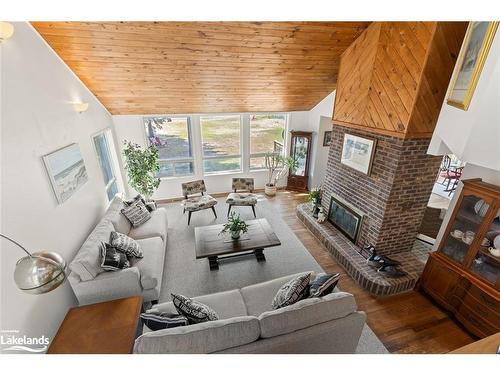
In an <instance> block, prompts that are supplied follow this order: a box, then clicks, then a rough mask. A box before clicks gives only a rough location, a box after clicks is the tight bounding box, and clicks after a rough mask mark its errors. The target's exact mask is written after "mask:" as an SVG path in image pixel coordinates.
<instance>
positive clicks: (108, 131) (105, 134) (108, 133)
mask: <svg viewBox="0 0 500 375" xmlns="http://www.w3.org/2000/svg"><path fill="white" fill-rule="evenodd" d="M100 136H103V137H104V141H105V142H106V147H107V151H108V159H109V166H110V169H111V173H112V174H113V178H112V179H111V180H109V181H108V182H107V183H106V180H105V179H106V176H105V173H104V168H103V160H102V158H101V155H100V154H99V150H98V149H97V145H96V143H95V139H96V138H97V137H100ZM110 138H111V139H112V133H111V128H109V127H108V128H104V129H102V130H100V131H98V132H97V133H94V134H93V135H92V146H93V148H94V152H95V154H96V156H97V161H98V163H99V169H100V170H101V174H102V181H103V182H104V191H105V193H106V197H107V198H108V202H111V201H112V200H113V198H111V199H110V198H109V195H108V190H109V189H110V188H111V186H112V185H113V184H116V190H117V193H119V192H120V188H119V186H118V180H117V178H116V170H115V166H114V162H113V156H112V155H111V147H110V145H109V144H110V142H109V141H110Z"/></svg>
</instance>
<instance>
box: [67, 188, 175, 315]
mask: <svg viewBox="0 0 500 375" xmlns="http://www.w3.org/2000/svg"><path fill="white" fill-rule="evenodd" d="M123 207H124V203H123V201H122V199H121V198H120V197H119V196H116V197H115V198H114V199H113V200H112V201H111V203H110V205H109V208H108V209H107V211H106V213H105V214H104V216H103V218H102V219H101V220H100V222H99V223H98V224H97V226H96V227H95V228H94V230H93V231H92V233H90V235H89V236H88V238H87V239H86V240H85V242H84V243H83V245H82V247H81V248H80V250H79V251H78V253H77V255H76V257H75V258H74V260H73V261H72V262H71V263H70V265H69V268H70V270H71V272H70V274H69V276H68V280H69V282H70V284H71V287H72V288H73V291H74V293H75V295H76V297H77V299H78V303H79V304H80V305H86V304H90V303H97V302H103V301H109V300H113V299H117V298H123V297H128V296H134V295H142V296H143V297H144V302H149V301H156V300H158V298H159V296H160V286H161V280H162V276H163V265H164V259H165V251H166V246H167V227H168V220H167V212H166V210H165V209H164V208H158V209H156V210H154V211H153V212H151V219H149V220H148V221H147V222H145V223H144V224H142V225H141V226H140V227H137V228H133V227H132V225H131V224H130V222H129V221H128V220H127V218H126V217H125V216H124V215H122V213H121V209H122V208H123ZM111 231H116V232H120V233H124V234H126V235H128V236H129V237H132V238H133V239H135V240H136V241H137V242H138V243H139V246H140V247H141V249H142V251H143V254H144V257H143V258H142V259H133V260H132V261H131V263H132V264H131V267H130V268H126V269H123V270H120V271H114V272H106V271H104V270H103V269H102V268H101V267H100V263H101V256H100V253H99V244H100V242H101V241H104V242H109V236H110V234H111Z"/></svg>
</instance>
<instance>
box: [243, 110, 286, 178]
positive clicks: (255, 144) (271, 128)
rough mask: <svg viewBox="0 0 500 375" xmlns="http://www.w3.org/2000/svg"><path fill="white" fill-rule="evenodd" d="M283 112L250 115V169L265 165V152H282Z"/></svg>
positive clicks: (284, 116) (284, 124)
mask: <svg viewBox="0 0 500 375" xmlns="http://www.w3.org/2000/svg"><path fill="white" fill-rule="evenodd" d="M285 126H286V115H285V114H259V115H250V169H261V168H264V167H265V157H264V156H265V154H266V153H268V152H279V153H280V154H282V153H283V142H284V136H285Z"/></svg>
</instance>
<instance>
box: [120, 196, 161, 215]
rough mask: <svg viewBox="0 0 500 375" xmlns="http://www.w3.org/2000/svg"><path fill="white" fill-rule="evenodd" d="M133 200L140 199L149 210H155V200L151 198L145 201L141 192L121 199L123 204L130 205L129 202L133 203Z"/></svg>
mask: <svg viewBox="0 0 500 375" xmlns="http://www.w3.org/2000/svg"><path fill="white" fill-rule="evenodd" d="M135 201H141V202H142V203H143V204H144V205H145V206H146V208H147V209H148V211H149V212H153V211H154V210H156V202H155V201H154V200H152V199H151V200H148V201H147V200H146V199H145V198H144V197H143V196H142V195H141V194H137V195H136V196H135V197H134V198H132V199H126V200H124V201H123V203H125V206H130V205H131V204H133V203H135Z"/></svg>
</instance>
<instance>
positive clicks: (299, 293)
mask: <svg viewBox="0 0 500 375" xmlns="http://www.w3.org/2000/svg"><path fill="white" fill-rule="evenodd" d="M310 279H311V274H310V273H305V274H303V275H300V276H298V277H296V278H295V279H293V280H290V281H288V282H287V283H286V284H284V285H283V286H282V287H281V288H280V290H278V293H276V295H275V296H274V299H273V302H272V306H273V308H274V309H279V308H281V307H285V306H289V305H293V304H294V303H295V302H297V301H300V300H301V299H302V298H304V296H305V295H306V294H307V291H308V288H309V281H310Z"/></svg>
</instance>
